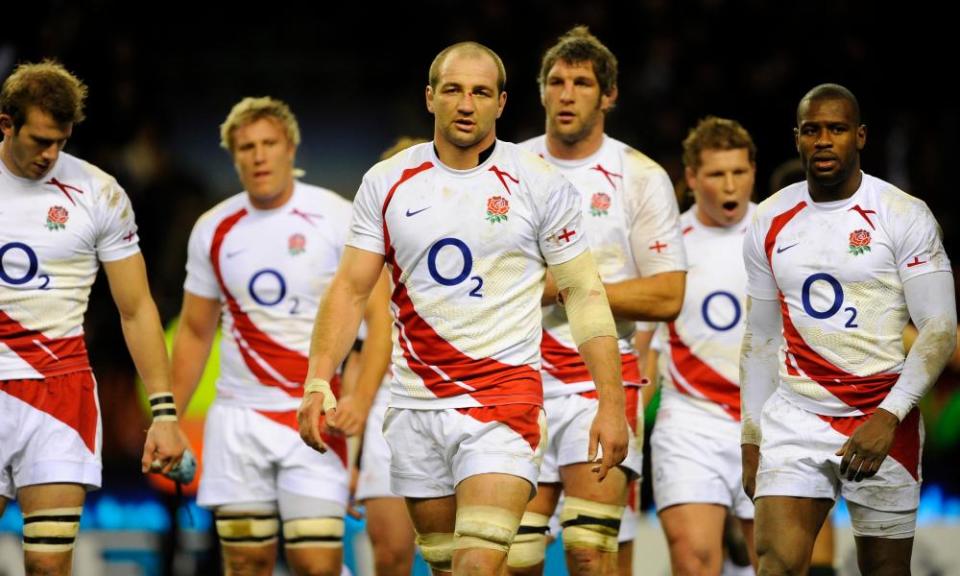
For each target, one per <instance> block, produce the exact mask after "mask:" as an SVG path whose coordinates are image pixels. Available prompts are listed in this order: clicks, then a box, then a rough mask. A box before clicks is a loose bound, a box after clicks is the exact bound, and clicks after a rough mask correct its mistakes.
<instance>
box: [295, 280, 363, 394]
mask: <svg viewBox="0 0 960 576" xmlns="http://www.w3.org/2000/svg"><path fill="white" fill-rule="evenodd" d="M365 301H366V295H365V294H357V293H356V292H354V291H353V290H351V289H350V287H349V286H348V285H347V283H346V282H344V281H342V280H341V279H340V276H339V273H338V276H337V277H335V278H334V281H333V283H332V284H331V285H330V288H329V289H328V290H327V293H326V294H325V295H324V297H323V301H322V303H321V304H320V309H319V310H318V311H317V318H316V321H315V322H314V325H313V335H312V337H311V341H310V364H309V367H308V368H307V378H308V379H309V378H322V379H323V380H328V381H329V380H330V379H332V378H333V375H334V373H335V372H336V370H337V367H338V366H339V365H340V363H341V362H343V359H344V358H346V356H347V354H348V353H349V352H350V349H351V348H352V347H353V343H354V341H355V339H356V336H357V331H358V330H359V328H360V320H361V319H362V317H363V309H364V305H365Z"/></svg>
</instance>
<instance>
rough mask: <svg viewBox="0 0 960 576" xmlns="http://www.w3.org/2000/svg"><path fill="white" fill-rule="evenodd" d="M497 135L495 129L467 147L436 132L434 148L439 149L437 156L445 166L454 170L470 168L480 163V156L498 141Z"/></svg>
mask: <svg viewBox="0 0 960 576" xmlns="http://www.w3.org/2000/svg"><path fill="white" fill-rule="evenodd" d="M496 140H497V136H496V134H495V133H494V131H493V130H491V131H490V133H489V134H487V135H486V136H484V138H483V140H480V141H479V142H477V143H476V144H472V145H470V146H467V147H460V146H457V145H456V144H453V143H451V142H449V141H447V140H446V139H445V138H443V136H441V135H440V134H435V135H434V138H433V148H434V150H436V151H437V157H438V158H440V162H442V163H443V165H444V166H447V167H449V168H453V169H454V170H469V169H471V168H476V167H477V166H479V165H480V162H481V160H480V158H481V156H482V155H483V153H484V152H486V151H487V150H488V149H489V148H490V147H492V146H493V144H494V142H496Z"/></svg>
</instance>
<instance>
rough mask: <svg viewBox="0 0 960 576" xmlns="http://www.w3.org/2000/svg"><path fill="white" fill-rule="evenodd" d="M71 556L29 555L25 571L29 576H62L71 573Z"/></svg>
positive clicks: (25, 561)
mask: <svg viewBox="0 0 960 576" xmlns="http://www.w3.org/2000/svg"><path fill="white" fill-rule="evenodd" d="M70 558H71V556H70V555H69V554H27V555H26V556H25V558H24V571H25V572H26V575H27V576H61V575H66V574H69V573H70Z"/></svg>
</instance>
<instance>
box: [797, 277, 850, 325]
mask: <svg viewBox="0 0 960 576" xmlns="http://www.w3.org/2000/svg"><path fill="white" fill-rule="evenodd" d="M815 282H826V283H827V284H829V285H830V287H831V288H833V303H832V304H830V306H829V307H827V308H826V309H825V310H817V309H816V308H814V307H813V303H812V302H811V301H810V290H811V289H812V288H813V284H814V283H815ZM800 300H801V301H802V302H803V311H804V312H806V313H807V314H809V315H810V316H811V317H813V318H816V319H817V320H826V319H827V318H831V317H833V316H834V315H835V314H836V313H837V312H839V311H840V309H841V308H842V307H843V286H841V285H840V281H839V280H837V279H836V278H834V277H833V276H831V275H829V274H827V273H826V272H818V273H816V274H811V275H810V276H809V277H808V278H807V279H806V280H805V281H804V282H803V288H802V289H801V290H800ZM843 311H844V312H846V313H848V314H850V317H849V318H847V323H846V324H844V325H843V326H844V328H859V325H858V324H857V323H856V322H855V321H856V319H857V309H856V308H854V307H853V306H847V307H846V308H843Z"/></svg>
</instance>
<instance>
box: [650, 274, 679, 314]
mask: <svg viewBox="0 0 960 576" xmlns="http://www.w3.org/2000/svg"><path fill="white" fill-rule="evenodd" d="M678 280H679V281H677V282H674V285H673V286H671V290H670V291H669V292H668V293H667V295H666V297H665V298H664V299H663V305H662V306H661V315H660V318H657V320H659V321H661V322H673V321H674V320H676V319H677V316H679V315H680V310H682V309H683V297H684V292H685V291H686V273H684V274H682V275H680V276H679V278H678Z"/></svg>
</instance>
